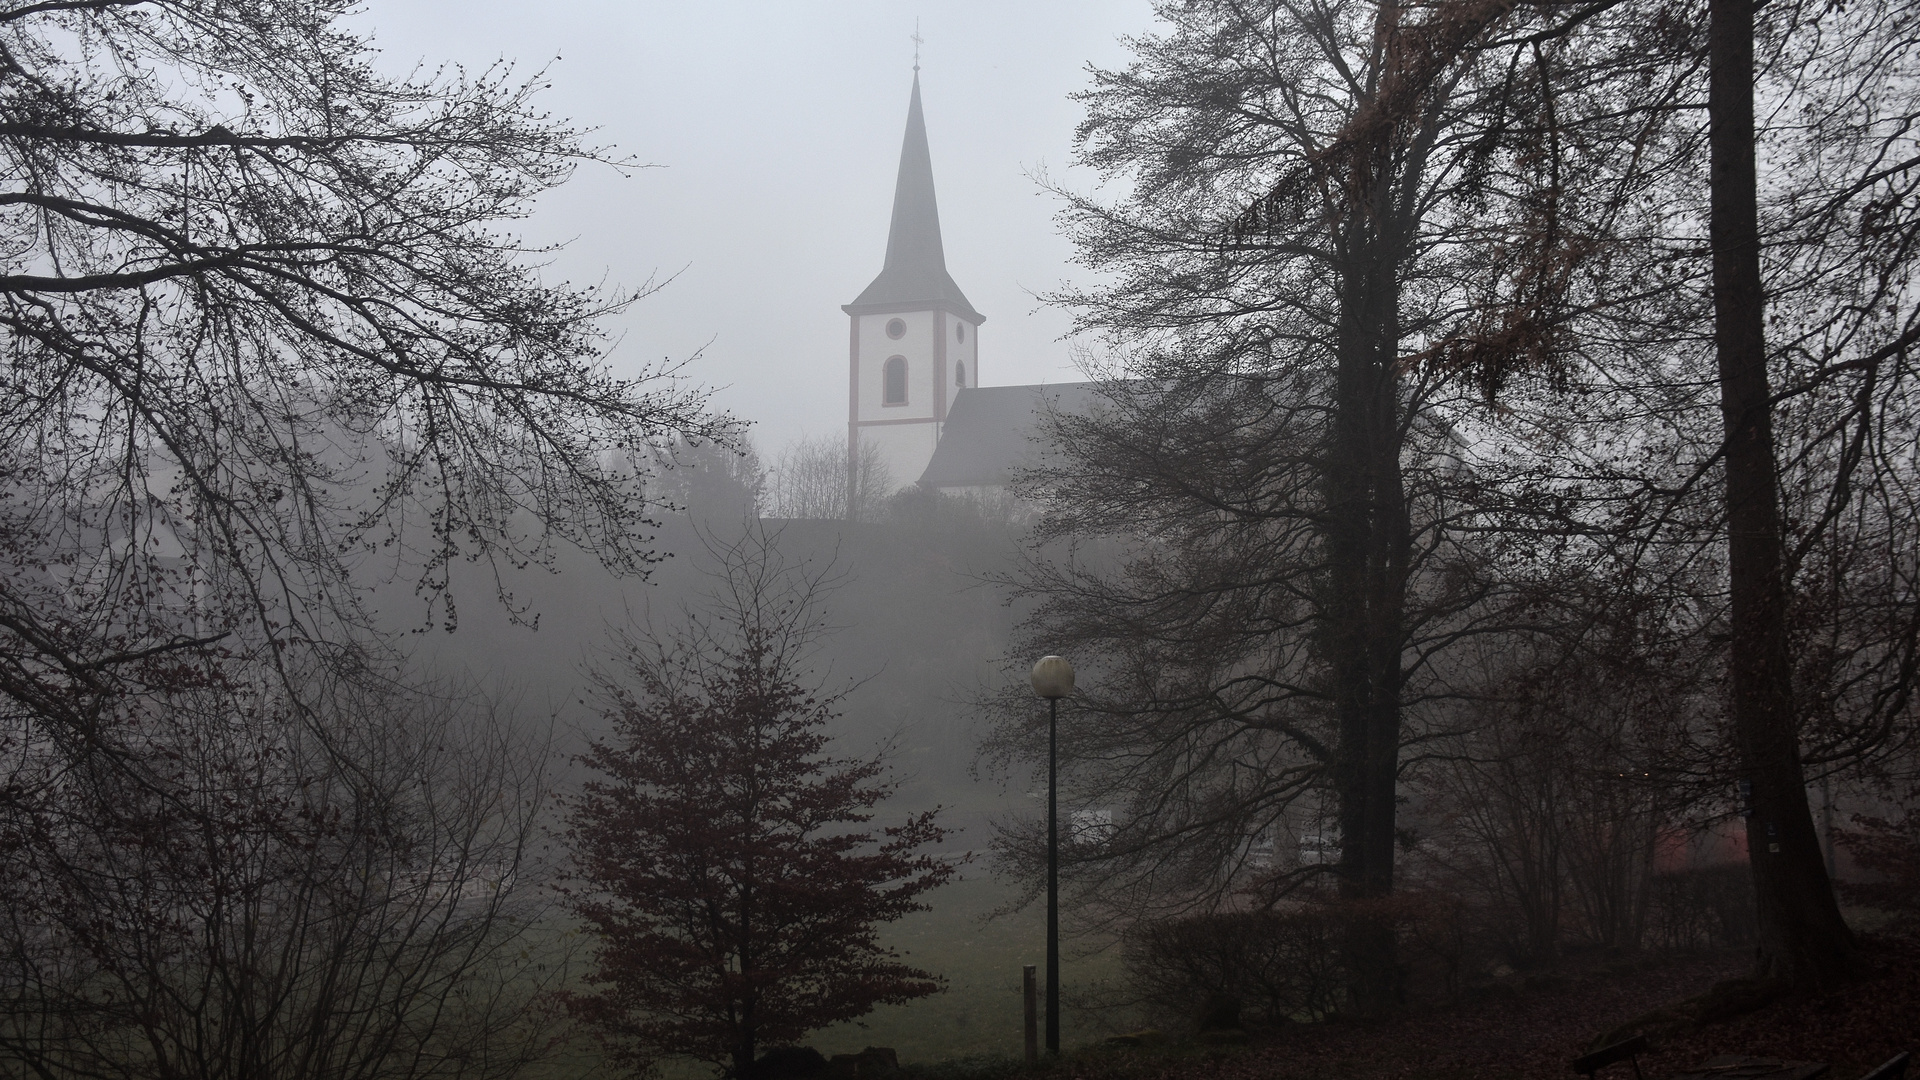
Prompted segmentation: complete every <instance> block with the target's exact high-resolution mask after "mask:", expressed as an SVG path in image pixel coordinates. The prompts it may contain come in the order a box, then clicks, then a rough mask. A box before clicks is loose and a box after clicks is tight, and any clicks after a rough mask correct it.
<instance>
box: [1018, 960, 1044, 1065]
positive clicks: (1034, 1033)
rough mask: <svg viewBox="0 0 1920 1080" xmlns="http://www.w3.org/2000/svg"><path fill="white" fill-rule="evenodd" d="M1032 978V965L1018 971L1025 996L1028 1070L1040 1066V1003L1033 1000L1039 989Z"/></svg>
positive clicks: (1035, 980) (1033, 973)
mask: <svg viewBox="0 0 1920 1080" xmlns="http://www.w3.org/2000/svg"><path fill="white" fill-rule="evenodd" d="M1034 976H1035V972H1034V968H1033V965H1032V964H1028V965H1027V966H1025V967H1023V968H1021V969H1020V983H1021V989H1022V991H1024V992H1025V994H1026V1006H1027V1067H1028V1068H1032V1067H1034V1066H1036V1065H1039V1064H1040V1009H1039V1004H1040V1003H1039V1002H1038V1001H1037V1000H1035V999H1036V998H1038V997H1039V994H1038V991H1039V989H1040V988H1039V986H1038V985H1037V984H1038V982H1039V980H1038V979H1037V978H1035V977H1034Z"/></svg>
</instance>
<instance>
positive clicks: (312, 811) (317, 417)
mask: <svg viewBox="0 0 1920 1080" xmlns="http://www.w3.org/2000/svg"><path fill="white" fill-rule="evenodd" d="M354 13H355V8H354V7H353V5H350V4H347V3H343V2H331V0H223V2H220V3H208V2H203V0H151V2H138V0H136V2H129V0H76V2H63V3H57V4H39V3H7V4H0V169H4V171H5V173H6V183H5V185H4V187H5V190H4V191H3V192H0V231H3V232H4V235H5V237H6V245H5V246H6V253H5V255H4V257H0V262H3V263H4V265H0V326H4V332H5V338H6V341H5V348H4V351H3V352H0V381H3V382H4V392H0V425H4V427H3V428H0V702H4V707H3V708H0V912H4V914H3V915H0V1060H4V1061H5V1062H6V1065H5V1066H4V1071H6V1072H8V1073H9V1074H13V1073H19V1074H21V1075H28V1074H31V1075H36V1076H42V1077H77V1076H91V1077H186V1076H193V1077H217V1076H252V1075H306V1076H348V1075H352V1076H363V1075H364V1076H372V1075H379V1076H392V1077H400V1076H424V1075H452V1074H460V1075H478V1076H491V1075H508V1074H511V1073H513V1072H515V1071H516V1070H517V1069H518V1068H519V1067H520V1066H521V1065H522V1064H523V1063H524V1062H526V1061H527V1060H529V1059H530V1058H532V1057H534V1056H537V1055H540V1054H543V1053H546V1052H548V1051H549V1050H550V1049H551V1047H552V1045H553V1044H552V1035H553V1031H552V1029H551V1027H550V1020H551V1017H550V1016H549V1015H548V1013H549V1010H548V1008H547V1006H546V1004H544V1002H545V1001H546V997H545V993H546V991H547V990H548V989H550V988H551V987H552V986H554V985H556V980H557V979H558V978H559V977H560V975H561V974H562V973H563V971H564V959H565V958H564V955H562V954H561V953H560V952H559V951H557V949H558V945H557V943H556V942H554V941H552V940H551V939H549V938H547V937H542V936H538V935H537V934H536V931H538V930H539V929H540V927H541V926H543V925H545V923H544V922H543V920H542V919H541V910H540V908H541V903H542V901H541V897H542V896H543V895H544V894H543V893H542V892H541V882H540V880H539V879H540V878H541V877H542V873H543V866H542V864H541V860H537V859H534V858H532V853H533V846H532V841H533V840H534V839H535V837H536V836H537V833H536V832H535V827H534V825H533V821H534V816H535V812H536V810H537V809H538V807H539V806H540V804H541V803H542V801H543V799H544V798H545V793H544V791H545V781H544V778H543V776H542V772H541V764H540V763H541V762H543V761H544V760H545V757H546V751H545V740H544V737H542V736H541V735H540V734H539V732H538V730H537V729H529V728H526V727H525V726H524V723H523V721H522V720H520V719H518V718H516V717H515V716H514V710H512V709H511V708H509V707H507V706H506V705H505V704H502V703H500V702H494V701H489V700H487V699H486V698H483V697H481V696H479V695H478V694H476V693H474V692H472V691H471V690H468V689H466V688H463V687H460V686H458V685H438V684H432V683H424V682H423V681H422V680H421V679H420V678H419V677H418V676H417V675H415V674H413V673H411V672H410V671H409V670H408V667H407V665H406V664H405V662H404V657H403V655H402V652H401V650H400V649H399V644H400V643H399V642H398V641H396V640H395V638H394V637H393V636H392V627H393V617H392V616H393V613H392V612H386V613H384V614H383V613H380V612H376V611H374V610H373V609H372V608H371V607H370V605H369V604H368V598H369V596H370V595H371V594H370V593H369V591H368V586H369V585H370V584H371V583H374V582H377V581H398V582H400V583H403V584H404V585H407V586H411V587H412V588H413V590H414V593H415V602H416V610H417V611H419V612H421V613H422V614H421V616H420V617H419V618H416V619H414V620H412V624H413V625H415V626H422V627H424V626H438V625H447V626H451V625H452V624H453V622H454V621H455V618H456V616H457V613H458V610H459V609H458V608H457V607H456V604H455V600H456V596H455V590H454V589H453V588H452V584H453V582H454V579H455V574H454V568H455V567H457V566H461V565H464V564H474V565H475V566H476V568H477V569H478V570H479V571H480V573H479V574H478V575H469V576H468V578H467V580H474V579H475V578H476V577H477V578H478V579H479V580H485V579H486V578H487V577H488V576H489V574H490V575H491V577H492V578H493V580H495V581H502V582H504V581H506V580H507V575H509V574H511V573H513V572H516V571H519V570H523V569H526V568H528V567H539V566H542V565H548V564H550V563H551V562H552V560H553V559H554V558H556V556H557V554H558V553H560V552H562V551H564V550H567V549H582V550H585V551H587V552H590V553H591V555H592V556H593V557H594V558H595V559H597V560H598V561H599V562H600V563H601V564H602V565H603V566H604V567H605V569H606V570H607V571H608V572H611V573H614V574H634V573H636V572H639V571H642V570H644V569H645V567H646V566H647V565H648V564H649V563H651V562H652V561H654V560H655V559H657V558H658V555H657V554H656V547H655V545H654V543H653V541H652V540H651V539H650V537H651V534H652V531H653V529H654V526H653V524H652V523H651V522H650V520H649V518H650V517H652V516H656V507H655V506H654V504H653V503H652V501H651V500H650V499H649V498H648V495H647V492H648V485H647V478H646V476H645V475H643V473H642V471H641V470H637V469H636V468H635V467H634V463H635V462H647V461H651V460H653V458H654V455H656V454H657V452H658V451H659V448H660V447H662V446H664V445H669V444H675V443H678V444H685V445H689V446H698V445H707V444H710V443H712V442H715V441H720V442H725V441H727V440H729V439H731V438H733V437H734V435H735V433H736V430H737V425H736V424H735V423H734V422H733V421H732V420H731V419H729V418H728V417H725V416H723V415H718V414H715V413H714V412H712V411H710V410H709V408H708V407H707V404H706V402H705V400H704V398H703V396H702V395H701V394H700V393H698V392H696V391H694V390H692V389H690V388H689V385H688V384H687V383H685V382H684V381H683V380H682V378H681V376H680V375H679V373H678V372H677V371H676V370H675V369H674V368H672V367H671V366H669V367H666V368H660V369H654V370H648V371H644V372H641V373H639V374H638V375H636V376H635V377H632V378H616V377H614V376H613V375H612V374H610V373H609V371H608V369H607V368H606V366H605V365H604V364H603V363H602V361H601V359H600V354H601V352H602V351H603V350H604V348H605V345H606V342H605V341H604V340H603V338H602V335H601V333H600V331H599V330H598V326H599V322H600V320H601V319H602V317H604V316H606V315H609V314H611V313H613V312H616V311H619V310H620V309H622V308H624V307H625V306H627V305H628V304H630V303H632V302H633V301H634V300H635V299H637V298H638V296H639V295H641V294H643V293H644V292H645V290H644V289H642V290H638V291H636V292H605V291H595V290H588V289H581V288H578V287H574V286H570V285H561V286H554V285H549V284H545V283H543V282H542V281H541V280H540V278H539V276H538V274H537V272H536V270H535V269H534V268H532V266H531V265H530V263H529V262H528V260H527V259H526V258H525V256H526V254H527V253H526V251H525V250H524V246H523V245H521V244H520V243H518V242H517V241H516V240H515V239H514V238H513V237H512V236H511V235H510V234H507V233H505V232H503V231H501V229H502V224H503V222H509V221H511V220H512V219H514V218H517V217H519V216H521V215H523V214H525V213H526V212H527V211H528V209H529V207H530V205H531V204H532V202H533V200H534V199H535V198H536V197H537V196H538V195H539V194H541V193H542V192H544V191H546V190H548V189H550V188H551V187H553V186H554V185H555V184H557V183H559V182H560V181H562V180H563V179H564V178H565V177H566V176H567V174H568V173H569V171H570V170H571V169H572V168H574V167H575V165H576V164H578V163H581V162H588V161H594V162H604V163H605V164H607V165H609V166H612V167H623V163H622V162H621V161H618V160H609V159H608V158H607V157H606V155H604V154H602V153H601V152H599V151H597V150H595V149H594V148H593V147H591V146H590V145H588V144H586V143H585V142H583V141H582V138H581V136H580V134H579V133H578V132H576V131H573V130H571V129H569V128H567V127H566V126H564V125H563V124H560V123H557V122H556V121H554V120H553V119H551V118H549V117H548V116H547V115H546V114H545V113H543V112H542V111H540V109H539V108H538V106H537V105H536V104H535V102H534V94H535V91H536V90H537V89H538V88H539V86H540V85H541V81H542V79H541V76H540V75H538V74H537V73H536V74H534V75H531V76H527V75H518V74H515V73H514V72H513V71H511V70H509V69H506V68H504V67H503V68H493V69H489V70H485V71H481V72H477V73H468V72H464V71H461V70H458V69H442V70H438V71H434V70H424V71H422V72H419V73H416V74H415V75H411V76H407V77H403V78H391V77H389V76H387V75H384V74H382V73H380V71H378V70H377V69H376V68H375V66H374V63H375V55H374V52H373V50H372V49H371V47H370V45H369V44H368V42H367V41H366V40H365V39H364V38H363V37H361V36H359V35H357V34H356V33H354V32H351V31H349V30H348V29H346V28H345V26H344V25H343V24H342V22H341V21H340V20H341V19H342V18H343V17H345V16H348V15H351V14H354ZM656 486H657V485H656ZM498 591H499V593H500V597H499V600H500V601H501V602H504V603H505V604H506V606H507V607H508V609H509V610H511V611H513V612H515V613H516V614H519V613H522V612H524V611H525V607H524V604H523V602H522V601H520V600H518V599H516V598H515V597H513V596H510V595H508V590H507V588H506V586H505V585H502V586H501V587H500V589H499V590H498ZM483 599H484V600H486V601H488V602H493V601H494V600H495V597H492V596H483ZM383 619H385V620H386V621H384V622H383ZM401 621H402V622H405V621H407V620H404V619H403V620H401Z"/></svg>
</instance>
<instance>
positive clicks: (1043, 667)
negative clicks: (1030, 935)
mask: <svg viewBox="0 0 1920 1080" xmlns="http://www.w3.org/2000/svg"><path fill="white" fill-rule="evenodd" d="M1030 680H1031V682H1032V683H1033V692H1034V693H1036V694H1039V695H1040V696H1041V697H1043V698H1046V699H1047V1053H1048V1054H1050V1055H1052V1056H1054V1057H1058V1056H1059V1055H1060V819H1059V800H1058V797H1057V792H1058V789H1059V786H1060V785H1059V782H1058V780H1059V776H1058V751H1059V738H1058V732H1059V726H1060V725H1059V720H1060V699H1061V698H1063V697H1066V696H1067V695H1068V694H1071V693H1073V665H1072V664H1069V663H1067V661H1066V658H1065V657H1060V656H1043V657H1041V658H1040V659H1039V660H1036V661H1034V665H1033V674H1032V675H1031V676H1030Z"/></svg>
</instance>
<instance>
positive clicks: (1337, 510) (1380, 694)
mask: <svg viewBox="0 0 1920 1080" xmlns="http://www.w3.org/2000/svg"><path fill="white" fill-rule="evenodd" d="M1374 227H1375V226H1374V223H1372V222H1364V223H1356V228H1355V229H1354V232H1355V233H1356V234H1360V233H1370V232H1372V230H1373V229H1374ZM1384 246H1385V245H1383V244H1381V243H1380V242H1379V241H1377V240H1372V239H1366V240H1362V241H1361V243H1360V245H1359V247H1360V250H1359V251H1357V252H1354V253H1353V254H1352V256H1350V257H1351V258H1352V262H1351V264H1350V269H1349V271H1348V272H1347V273H1346V274H1345V275H1344V277H1343V281H1342V282H1341V324H1340V331H1339V340H1338V349H1339V357H1338V370H1337V374H1336V379H1337V386H1336V389H1335V395H1336V399H1335V404H1334V417H1333V438H1332V445H1331V446H1330V447H1329V452H1328V456H1327V460H1326V462H1325V464H1324V466H1323V475H1324V483H1325V490H1326V499H1327V525H1326V544H1327V562H1328V570H1329V574H1328V584H1329V586H1330V588H1329V591H1328V594H1327V595H1326V597H1325V598H1324V608H1323V615H1322V618H1323V619H1324V622H1325V628H1326V636H1325V639H1324V642H1325V648H1326V651H1327V662H1328V667H1329V670H1330V673H1331V675H1332V696H1333V702H1334V709H1335V714H1336V716H1337V719H1338V725H1339V741H1338V748H1337V759H1336V760H1335V762H1334V763H1333V780H1334V790H1335V793H1336V796H1337V798H1338V800H1339V821H1340V845H1341V846H1340V862H1339V876H1340V891H1341V896H1342V898H1343V899H1347V900H1361V901H1365V900H1377V899H1380V898H1383V897H1385V896H1387V895H1388V894H1390V893H1391V892H1392V891H1393V858H1394V836H1395V833H1394V815H1395V810H1396V798H1397V787H1398V779H1399V763H1400V686H1401V682H1402V680H1403V674H1402V670H1401V655H1400V653H1401V644H1402V638H1403V626H1402V623H1403V622H1404V609H1405V599H1406V598H1405V590H1406V568H1407V558H1408V552H1407V547H1408V543H1409V536H1408V527H1407V518H1406V500H1405V492H1404V488H1403V482H1402V478H1401V472H1400V435H1399V420H1400V417H1399V395H1398V380H1397V376H1396V373H1395V371H1396V369H1395V361H1396V360H1397V359H1398V349H1399V333H1398V318H1397V313H1398V306H1399V297H1398V290H1397V283H1396V279H1395V274H1394V265H1395V263H1394V260H1393V259H1391V258H1390V257H1386V256H1385V255H1384V254H1383V253H1382V252H1381V250H1380V249H1381V248H1382V247H1384ZM1345 952H1346V963H1347V966H1348V969H1349V972H1350V976H1351V980H1352V982H1351V984H1350V986H1349V1003H1350V1005H1351V1007H1352V1008H1353V1009H1354V1011H1355V1012H1357V1013H1358V1014H1360V1015H1362V1016H1380V1015H1384V1014H1386V1013H1390V1012H1392V1011H1394V1010H1395V1009H1396V1008H1397V1007H1398V1005H1399V999H1400V972H1399V963H1398V960H1397V957H1396V950H1395V946H1394V927H1393V925H1392V923H1391V922H1390V921H1389V920H1386V919H1384V918H1380V917H1375V916H1374V915H1363V916H1362V917H1360V918H1358V919H1356V920H1354V921H1352V922H1350V923H1349V925H1348V927H1347V930H1346V943H1345Z"/></svg>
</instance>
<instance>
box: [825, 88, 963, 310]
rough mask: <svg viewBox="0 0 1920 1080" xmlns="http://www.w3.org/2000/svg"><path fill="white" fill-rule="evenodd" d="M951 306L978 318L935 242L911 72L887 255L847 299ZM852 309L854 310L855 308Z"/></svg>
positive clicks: (936, 211)
mask: <svg viewBox="0 0 1920 1080" xmlns="http://www.w3.org/2000/svg"><path fill="white" fill-rule="evenodd" d="M916 304H919V305H925V306H928V307H941V308H946V309H949V310H952V311H953V312H954V313H955V314H958V315H961V316H963V317H965V318H966V319H967V320H968V321H969V322H974V323H978V322H981V321H983V320H982V317H981V315H980V313H979V312H977V311H975V310H973V305H972V304H969V303H968V302H967V298H966V295H965V294H964V293H962V292H961V291H960V286H958V285H956V284H954V282H953V278H952V277H950V276H948V274H947V255H946V250H945V247H944V246H943V245H942V244H941V242H940V207H939V205H938V203H937V202H936V201H935V200H934V195H933V155H932V153H931V152H930V151H929V150H928V149H927V121H926V117H925V116H923V115H922V113H921V111H920V75H919V73H918V72H917V71H916V72H915V73H914V76H913V97H912V98H911V99H910V101H909V102H908V104H907V134H906V138H905V139H904V140H903V141H902V142H901V144H900V175H899V178H898V179H897V180H895V181H894V188H893V225H892V227H891V228H890V229H889V230H888V232H887V261H886V263H885V264H884V266H883V267H882V269H881V271H880V276H879V277H876V278H874V279H873V284H871V285H868V286H867V288H866V291H864V292H862V293H861V294H860V295H859V297H857V298H856V299H855V300H854V302H853V303H851V304H848V305H847V306H846V311H847V312H848V313H849V314H853V315H859V314H864V313H866V312H868V311H877V310H879V309H882V308H886V309H892V310H906V309H907V308H906V306H907V305H916ZM856 309H858V310H856Z"/></svg>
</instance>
